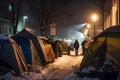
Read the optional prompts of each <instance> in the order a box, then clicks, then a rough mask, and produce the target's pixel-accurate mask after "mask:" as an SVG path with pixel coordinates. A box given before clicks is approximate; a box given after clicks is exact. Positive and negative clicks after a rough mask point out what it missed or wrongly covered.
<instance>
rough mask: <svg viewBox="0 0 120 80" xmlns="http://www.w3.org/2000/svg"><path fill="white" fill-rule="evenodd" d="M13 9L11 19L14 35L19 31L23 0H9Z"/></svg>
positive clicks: (10, 13) (10, 12)
mask: <svg viewBox="0 0 120 80" xmlns="http://www.w3.org/2000/svg"><path fill="white" fill-rule="evenodd" d="M8 2H9V5H10V6H11V10H10V11H9V15H10V16H9V20H10V22H11V23H12V26H13V35H14V34H16V32H17V26H18V21H19V14H20V6H21V0H8Z"/></svg>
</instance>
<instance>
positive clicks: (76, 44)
mask: <svg viewBox="0 0 120 80" xmlns="http://www.w3.org/2000/svg"><path fill="white" fill-rule="evenodd" d="M74 48H75V54H76V55H78V49H79V42H78V40H77V39H76V40H75V42H74Z"/></svg>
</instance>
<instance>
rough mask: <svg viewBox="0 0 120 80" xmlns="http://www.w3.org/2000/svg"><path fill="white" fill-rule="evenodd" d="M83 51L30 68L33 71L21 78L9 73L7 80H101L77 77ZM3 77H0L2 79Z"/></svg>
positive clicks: (22, 75) (6, 76)
mask: <svg viewBox="0 0 120 80" xmlns="http://www.w3.org/2000/svg"><path fill="white" fill-rule="evenodd" d="M81 52H82V51H81V50H79V55H78V56H76V55H75V53H74V51H71V55H69V56H68V55H66V54H64V55H63V56H62V57H58V58H57V59H56V60H55V62H53V63H50V64H48V65H46V66H45V67H41V66H30V67H31V69H30V70H29V71H28V72H23V73H22V74H21V75H19V76H17V77H16V76H13V75H12V74H11V73H7V74H6V75H5V76H2V77H4V78H5V80H99V79H96V78H94V79H89V78H87V77H85V78H80V77H76V75H75V74H74V70H75V69H76V68H78V67H79V66H80V62H81V60H82V58H83V56H81V55H80V54H81ZM2 77H0V78H1V79H2Z"/></svg>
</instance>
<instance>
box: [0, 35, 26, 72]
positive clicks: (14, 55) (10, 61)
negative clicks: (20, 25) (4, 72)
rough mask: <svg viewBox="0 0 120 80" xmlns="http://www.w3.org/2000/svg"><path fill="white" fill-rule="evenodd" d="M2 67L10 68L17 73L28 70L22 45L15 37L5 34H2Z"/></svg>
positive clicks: (0, 58)
mask: <svg viewBox="0 0 120 80" xmlns="http://www.w3.org/2000/svg"><path fill="white" fill-rule="evenodd" d="M0 67H5V68H9V69H10V70H14V71H15V72H16V73H21V72H23V71H26V70H27V66H26V61H25V58H24V55H23V52H22V50H21V48H20V46H18V45H17V44H16V42H15V41H14V40H13V39H11V38H9V37H7V36H4V35H0Z"/></svg>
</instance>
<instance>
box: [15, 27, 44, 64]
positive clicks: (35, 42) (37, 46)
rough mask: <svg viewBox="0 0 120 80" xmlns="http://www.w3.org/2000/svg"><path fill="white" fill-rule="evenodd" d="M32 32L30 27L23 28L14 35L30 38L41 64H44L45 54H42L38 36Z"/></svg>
mask: <svg viewBox="0 0 120 80" xmlns="http://www.w3.org/2000/svg"><path fill="white" fill-rule="evenodd" d="M34 32H35V31H34V30H32V29H30V28H25V29H23V30H22V31H21V32H19V33H17V34H16V35H15V36H19V37H25V38H28V39H30V40H31V41H32V43H33V45H34V47H35V49H36V51H37V53H38V55H39V57H40V60H41V63H42V65H45V64H46V60H45V56H44V54H43V51H42V48H41V46H40V44H39V41H38V38H37V36H36V35H35V34H34Z"/></svg>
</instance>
